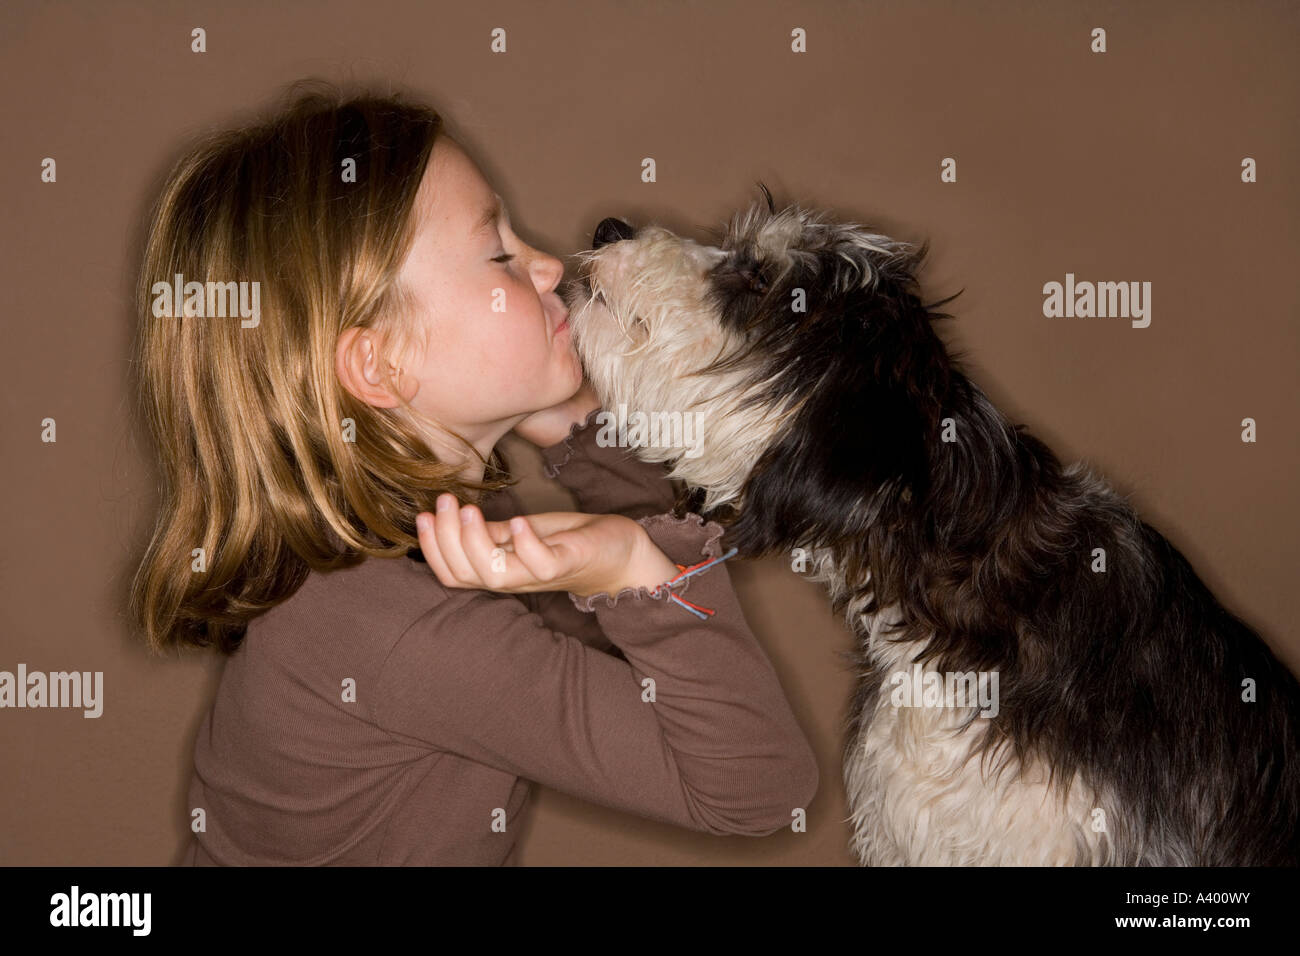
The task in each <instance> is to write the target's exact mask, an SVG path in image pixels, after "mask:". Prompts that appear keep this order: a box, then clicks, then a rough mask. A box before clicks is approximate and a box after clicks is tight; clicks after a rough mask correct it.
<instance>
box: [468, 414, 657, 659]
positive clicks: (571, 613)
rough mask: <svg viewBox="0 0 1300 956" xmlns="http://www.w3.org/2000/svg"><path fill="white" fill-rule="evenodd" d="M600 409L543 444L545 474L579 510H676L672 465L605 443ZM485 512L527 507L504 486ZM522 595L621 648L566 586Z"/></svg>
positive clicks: (605, 644)
mask: <svg viewBox="0 0 1300 956" xmlns="http://www.w3.org/2000/svg"><path fill="white" fill-rule="evenodd" d="M599 413H600V409H593V410H592V411H591V412H589V413H588V414H587V416H586V418H585V419H584V420H583V421H581V422H577V423H575V424H573V425H572V426H570V428H569V434H568V435H567V436H566V437H565V438H564V439H563V440H562V441H559V442H556V443H555V444H554V445H550V446H548V447H546V448H543V449H542V462H543V474H545V476H546V477H548V478H553V479H556V480H558V481H559V483H560V484H561V485H563V486H564V487H565V488H567V489H568V490H569V491H570V493H572V495H573V497H574V499H575V500H576V501H577V503H578V507H579V510H581V511H583V512H585V513H587V514H621V515H624V516H626V517H628V518H642V517H646V516H649V515H654V514H660V513H663V512H667V511H670V510H672V508H673V505H674V503H675V501H676V498H677V494H678V491H679V487H678V485H677V484H676V483H675V482H673V481H672V480H671V479H669V477H668V471H667V469H666V468H665V467H664V466H663V465H659V464H655V463H653V462H643V461H641V460H640V459H639V458H637V457H636V455H635V454H634V453H633V452H632V451H631V450H630V449H626V448H618V447H615V446H609V445H601V444H599V443H598V442H597V440H596V439H597V436H598V435H599V432H600V428H599V426H598V424H597V422H596V417H597V415H598V414H599ZM483 513H484V515H485V516H486V517H488V519H489V520H493V521H501V520H505V519H506V518H509V517H512V516H514V515H517V514H522V513H523V509H522V505H521V504H520V502H519V499H518V497H516V496H515V495H514V494H513V493H512V492H511V491H510V490H509V489H503V490H501V491H498V492H496V493H494V494H493V495H491V496H489V498H488V499H485V500H484V503H483ZM520 599H521V600H522V601H523V602H524V603H525V604H526V605H527V606H528V608H529V609H530V610H532V611H536V612H537V613H538V614H540V615H541V616H542V619H543V620H544V621H545V622H546V624H547V626H549V627H551V628H552V629H554V630H558V631H564V632H565V633H566V634H573V635H574V636H576V637H579V638H581V639H582V640H583V642H584V643H586V644H589V645H591V646H592V647H596V648H599V649H602V650H605V651H609V652H613V653H616V654H617V653H618V650H617V648H615V647H614V645H613V644H612V643H611V642H610V640H609V639H608V638H607V637H606V636H605V634H604V633H603V632H602V631H601V628H600V623H599V621H598V620H597V619H596V618H595V617H594V616H593V615H591V614H583V613H580V612H579V611H577V610H576V609H575V608H574V605H573V603H572V602H571V601H570V600H569V596H568V594H567V593H566V592H564V591H538V592H533V593H529V594H525V595H520Z"/></svg>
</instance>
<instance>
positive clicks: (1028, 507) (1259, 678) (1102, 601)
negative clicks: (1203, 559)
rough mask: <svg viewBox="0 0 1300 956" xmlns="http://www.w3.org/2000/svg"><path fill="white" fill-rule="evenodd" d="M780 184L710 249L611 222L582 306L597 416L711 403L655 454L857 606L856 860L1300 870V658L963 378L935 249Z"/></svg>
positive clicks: (728, 515) (756, 539) (850, 607)
mask: <svg viewBox="0 0 1300 956" xmlns="http://www.w3.org/2000/svg"><path fill="white" fill-rule="evenodd" d="M760 185H761V184H760ZM763 192H764V194H765V196H766V203H756V204H755V205H754V206H753V207H752V208H751V209H749V210H748V211H746V212H742V213H740V214H738V215H737V216H736V217H735V218H733V220H732V222H731V223H730V225H729V227H728V228H727V229H726V231H725V233H724V235H723V237H722V240H721V242H720V244H719V245H718V246H716V247H715V246H709V245H703V244H699V243H697V242H695V241H692V240H690V239H686V238H683V237H680V236H678V235H676V234H674V233H672V232H670V231H668V230H667V229H664V228H661V227H659V226H654V225H651V226H646V227H644V228H642V229H640V230H636V231H634V230H633V229H632V228H631V227H629V226H628V225H626V224H625V223H623V222H621V221H619V220H617V219H606V220H605V221H604V222H602V223H601V224H600V226H599V228H598V229H597V233H596V241H595V247H594V248H593V249H591V250H589V251H585V252H582V253H580V254H579V259H580V260H581V266H582V268H581V281H577V282H573V283H570V284H569V285H568V286H567V287H566V298H567V299H568V302H569V305H570V318H569V322H570V326H571V328H572V331H573V335H574V342H575V345H576V347H577V348H578V350H579V354H580V355H581V357H582V359H583V362H584V365H585V367H586V369H587V373H588V375H589V377H590V379H591V382H592V384H593V385H594V386H595V388H596V390H597V392H598V393H599V395H600V397H601V399H602V402H603V405H604V408H605V409H607V410H611V411H612V410H614V409H628V410H631V413H630V414H637V413H639V414H641V415H643V416H654V415H659V416H661V419H662V421H663V423H664V424H668V423H669V420H670V418H671V416H681V415H685V414H687V413H690V414H692V415H696V416H698V420H699V421H700V422H701V425H700V426H699V427H700V433H701V435H702V436H703V441H702V444H701V446H700V448H699V449H697V450H696V453H695V454H690V453H687V452H685V451H684V450H683V448H682V447H681V446H680V444H679V443H676V442H663V441H661V442H660V443H659V444H657V445H652V446H645V447H640V448H638V450H637V451H638V454H640V455H641V456H642V457H644V458H646V459H647V460H652V461H664V462H669V463H670V464H671V466H672V471H671V475H672V476H673V477H675V478H678V479H681V480H682V481H683V482H685V483H686V485H687V487H688V488H689V489H691V490H692V492H693V494H692V498H691V507H692V508H694V509H695V510H699V511H701V513H704V514H708V515H710V516H712V517H716V518H719V519H720V520H723V521H724V522H725V523H727V525H728V531H727V535H726V538H725V539H724V543H725V544H727V545H728V546H735V547H737V548H738V549H739V553H740V555H741V556H742V557H746V556H749V557H754V556H759V555H764V554H771V553H778V552H780V553H795V554H798V553H799V552H798V551H797V550H796V549H804V553H806V554H808V555H809V557H810V564H811V567H812V570H813V571H814V572H815V577H816V579H817V580H820V581H823V582H825V583H826V584H827V585H828V587H829V591H830V596H831V599H832V602H833V606H834V607H835V609H836V611H837V612H839V611H843V612H844V613H845V615H846V617H847V621H848V624H849V626H850V628H852V630H853V632H854V634H855V635H856V650H855V653H854V660H855V662H856V664H857V665H858V666H859V667H860V677H861V680H860V684H859V687H858V690H857V693H856V694H855V698H854V700H853V702H852V705H851V707H850V712H849V717H848V728H847V730H848V742H847V746H846V750H845V761H844V781H845V785H846V788H847V795H848V799H849V805H850V808H851V810H852V823H853V837H852V843H853V848H854V850H855V852H856V853H857V855H858V857H859V859H860V860H861V861H862V862H863V863H864V864H954V865H962V864H1047V865H1060V864H1082V865H1089V864H1091V865H1100V864H1112V865H1114V864H1117V865H1293V866H1294V865H1297V864H1300V759H1298V758H1297V745H1298V744H1300V685H1297V681H1296V679H1295V677H1293V676H1292V674H1291V673H1290V672H1289V671H1288V670H1287V669H1286V668H1285V667H1284V666H1283V665H1282V664H1281V663H1280V662H1279V661H1278V660H1277V659H1276V658H1275V657H1274V655H1273V654H1272V653H1271V652H1270V650H1269V648H1268V647H1267V646H1266V645H1265V643H1264V642H1263V641H1262V640H1261V639H1260V638H1259V637H1258V636H1257V635H1256V634H1255V633H1254V632H1253V631H1252V630H1251V629H1250V628H1249V627H1248V626H1246V625H1245V624H1244V623H1242V622H1241V621H1240V620H1238V619H1237V618H1236V617H1234V616H1233V615H1232V614H1231V613H1229V612H1228V611H1226V610H1225V609H1224V608H1223V607H1222V606H1221V605H1220V604H1219V603H1218V601H1217V600H1215V598H1214V596H1213V595H1212V594H1211V593H1210V591H1209V590H1208V589H1207V588H1206V587H1205V585H1204V584H1202V582H1201V581H1200V579H1199V578H1198V577H1197V576H1196V573H1195V572H1194V571H1193V569H1192V568H1191V566H1190V565H1189V564H1188V563H1187V561H1186V560H1185V559H1184V558H1183V556H1182V555H1181V554H1180V553H1179V552H1178V550H1177V549H1175V548H1174V546H1173V545H1171V544H1170V543H1169V542H1168V541H1166V540H1165V539H1164V538H1163V537H1161V535H1160V534H1158V533H1157V532H1156V531H1155V530H1154V529H1152V528H1151V527H1150V526H1148V525H1147V524H1145V523H1144V522H1143V521H1141V520H1140V519H1139V518H1138V517H1137V515H1135V514H1134V513H1133V511H1132V510H1131V509H1130V507H1129V506H1128V505H1127V504H1126V503H1125V501H1124V500H1123V499H1122V498H1120V497H1119V496H1118V495H1116V494H1115V493H1114V492H1113V491H1111V490H1110V489H1109V488H1108V487H1107V486H1106V485H1105V484H1104V483H1103V482H1102V481H1101V480H1099V479H1098V478H1096V477H1093V476H1092V475H1090V474H1088V473H1087V472H1086V471H1084V470H1082V469H1081V468H1080V467H1078V466H1075V467H1069V468H1067V467H1063V466H1062V464H1061V463H1060V461H1058V459H1057V458H1056V457H1055V455H1053V454H1052V452H1051V451H1050V450H1049V449H1048V448H1047V447H1046V446H1045V445H1043V444H1042V443H1041V442H1039V441H1038V440H1036V439H1035V438H1033V437H1031V436H1030V435H1028V434H1026V433H1025V432H1024V431H1022V430H1021V428H1020V427H1019V426H1013V425H1012V424H1011V423H1010V422H1008V421H1007V419H1006V418H1004V417H1003V416H1002V415H1001V414H1000V413H999V412H998V411H997V409H995V408H994V407H993V406H992V405H991V404H990V403H989V401H988V399H987V398H986V397H985V396H984V394H983V393H982V392H981V391H980V389H979V388H978V387H977V386H976V385H975V384H973V383H972V382H971V381H970V380H969V379H968V378H967V377H966V376H965V375H964V374H963V373H962V371H961V369H960V368H959V367H958V365H957V364H956V363H955V362H954V360H953V359H952V358H951V357H950V356H949V355H948V353H947V351H946V350H945V348H944V346H943V344H942V342H941V341H940V339H939V337H938V335H936V333H935V329H934V327H933V324H932V323H933V320H935V319H937V318H949V317H950V316H948V315H946V314H945V313H942V312H936V311H934V308H935V306H939V305H943V304H944V303H946V302H948V301H951V299H945V300H943V301H942V302H937V303H934V304H933V305H931V306H926V305H923V304H922V303H921V301H920V299H919V298H918V297H917V295H916V291H915V286H916V278H915V275H916V270H917V268H918V266H919V265H920V264H921V262H922V260H923V259H924V257H925V255H926V252H927V246H928V243H926V244H922V245H921V246H920V247H919V249H918V248H917V247H916V246H914V245H912V244H909V243H904V242H897V241H894V240H892V239H889V238H888V237H886V236H882V235H877V234H875V233H873V232H871V231H869V229H868V228H865V227H862V226H859V225H855V224H851V223H849V224H842V223H836V222H833V221H832V220H831V219H830V218H829V217H828V216H827V215H826V214H824V213H819V212H815V211H808V210H802V209H799V208H797V207H790V208H786V209H784V210H781V211H779V212H778V211H777V210H776V209H775V207H774V205H773V203H772V197H771V194H770V193H769V192H768V190H767V189H766V187H763ZM643 421H644V419H643Z"/></svg>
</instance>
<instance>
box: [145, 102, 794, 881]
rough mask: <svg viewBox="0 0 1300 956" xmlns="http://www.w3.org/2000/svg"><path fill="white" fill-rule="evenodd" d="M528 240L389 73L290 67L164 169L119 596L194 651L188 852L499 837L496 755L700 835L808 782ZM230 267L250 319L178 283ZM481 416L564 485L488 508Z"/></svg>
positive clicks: (367, 860) (744, 819) (489, 470)
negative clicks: (320, 85) (567, 499)
mask: <svg viewBox="0 0 1300 956" xmlns="http://www.w3.org/2000/svg"><path fill="white" fill-rule="evenodd" d="M562 273H563V264H562V263H561V262H560V261H559V260H558V259H556V258H555V257H553V256H550V255H547V254H546V253H544V252H541V251H539V250H537V249H534V248H532V247H530V246H529V245H527V244H526V243H525V242H524V241H523V240H521V239H520V238H519V237H518V236H517V235H515V233H514V232H513V230H512V229H511V226H510V217H509V214H508V211H507V210H506V209H505V208H504V207H503V205H502V203H501V201H500V197H499V196H497V195H496V194H495V193H494V192H493V190H492V189H491V187H490V186H489V185H488V183H487V182H486V181H485V180H484V178H483V176H482V175H481V174H480V173H479V171H478V169H477V167H476V166H475V165H474V163H473V162H472V161H471V160H470V159H469V158H468V157H467V156H466V154H465V152H464V151H463V150H462V148H461V147H460V146H459V145H458V144H457V143H456V142H455V140H453V139H452V138H450V137H449V136H448V135H447V134H446V132H445V131H444V129H443V127H442V123H441V120H440V117H439V116H438V114H436V113H435V112H433V111H432V110H430V109H427V108H424V107H420V106H416V105H410V104H407V103H405V102H402V101H401V100H399V99H396V98H392V97H386V98H385V97H372V96H360V97H355V98H351V99H343V98H341V97H340V96H339V95H337V94H331V93H329V92H328V91H321V90H309V91H307V92H305V93H301V95H298V96H297V97H296V98H295V99H293V100H292V101H291V102H290V103H288V104H287V105H286V106H285V107H284V108H282V109H281V110H280V112H279V113H278V114H277V115H275V116H274V117H273V118H271V119H269V120H267V121H265V122H262V123H260V124H258V125H255V126H253V127H251V128H244V129H239V130H235V131H231V132H228V133H225V134H223V135H219V136H216V137H213V138H211V139H209V140H207V141H206V142H204V143H203V144H202V145H200V146H199V147H197V148H195V149H193V150H192V151H191V152H190V153H189V154H188V155H186V156H185V157H184V158H183V159H182V160H181V161H180V162H179V163H178V164H177V166H176V167H175V169H174V170H173V172H172V174H171V176H170V178H169V180H168V182H167V184H166V186H165V188H164V190H163V193H162V196H161V198H160V200H159V202H158V204H157V207H156V209H155V211H154V215H153V218H152V224H151V230H150V235H149V240H148V246H147V249H146V253H145V259H144V265H143V270H142V275H141V281H140V310H141V315H142V319H143V324H142V327H141V333H140V339H139V354H138V366H139V376H140V388H141V392H142V395H143V399H144V407H145V414H146V417H147V419H148V421H149V424H150V427H151V430H152V433H153V436H154V439H155V442H156V444H157V447H158V452H159V454H160V457H161V461H162V471H163V477H164V500H163V502H162V506H161V511H160V517H159V520H158V524H157V527H156V529H155V531H154V534H153V538H152V541H151V543H150V545H149V548H148V551H147V553H146V554H145V557H144V559H143V562H142V564H141V566H140V568H139V571H138V572H137V576H136V580H135V583H134V586H133V594H132V603H133V609H134V613H135V614H136V616H137V618H138V620H139V623H140V625H141V627H142V629H143V631H144V633H145V635H146V636H147V639H148V641H149V642H150V644H151V645H152V646H153V647H154V648H157V649H163V648H168V647H172V646H181V645H199V646H212V647H216V648H218V649H220V650H221V651H222V652H224V654H225V655H227V657H226V663H225V669H224V671H223V673H222V677H221V683H220V686H219V688H218V691H217V695H216V699H215V701H214V703H213V705H212V708H211V710H210V711H209V712H208V714H207V716H206V717H205V719H204V721H203V724H202V727H201V728H200V731H199V735H198V740H197V743H196V746H195V752H194V765H195V766H194V776H193V779H192V783H191V786H190V790H189V803H188V809H189V820H190V828H191V831H192V833H193V839H192V840H191V842H190V846H189V848H188V851H187V855H186V862H189V863H195V864H212V863H218V864H244V865H247V864H501V863H507V864H512V863H515V862H517V857H516V852H515V851H516V848H517V841H518V837H519V832H520V825H521V822H522V821H523V820H524V819H526V814H525V813H524V810H525V804H526V801H527V798H528V794H529V785H530V784H529V782H530V781H536V782H538V783H541V784H544V785H547V786H551V787H555V788H556V789H559V790H563V791H566V792H568V793H571V794H575V795H577V796H579V797H582V798H585V799H588V800H591V801H593V802H596V803H600V804H604V805H607V806H611V807H616V808H619V809H622V810H626V811H628V812H631V813H636V814H640V815H642V816H646V817H650V818H653V819H657V820H663V821H668V822H671V823H675V824H678V825H680V826H683V827H689V828H691V829H694V830H700V831H704V832H708V833H716V834H729V833H740V834H750V835H756V836H757V835H764V834H768V833H772V832H774V831H775V830H777V829H779V828H782V827H784V826H786V825H788V824H789V823H790V821H791V819H792V814H794V813H796V812H797V811H798V809H799V808H801V807H806V806H807V804H808V802H809V801H810V800H811V799H812V796H813V794H814V792H815V791H816V788H817V782H818V773H817V767H816V763H815V761H814V758H813V754H812V752H811V749H810V747H809V745H808V742H807V741H806V739H805V738H804V735H803V733H802V732H801V730H800V729H799V727H798V725H797V724H796V722H795V719H794V717H793V715H792V714H791V711H790V708H789V705H788V704H787V702H786V700H785V698H784V695H783V694H782V691H781V687H780V685H779V684H778V681H777V678H776V675H775V673H774V671H773V669H772V667H771V664H770V663H769V661H768V660H767V658H766V657H765V656H764V654H763V652H762V650H761V649H760V647H759V645H758V643H757V642H756V640H755V639H754V637H753V635H752V634H751V633H750V630H749V628H748V627H747V625H746V624H745V620H744V618H743V616H742V614H741V611H740V608H739V606H738V605H737V603H736V598H735V595H734V593H733V591H732V589H731V585H730V580H729V577H728V573H727V570H726V568H725V566H724V565H723V564H722V563H721V561H722V558H723V555H722V554H721V548H720V545H719V539H720V537H721V535H722V530H723V529H722V528H721V527H720V526H718V525H717V524H716V523H714V522H707V523H706V522H704V521H703V519H702V518H701V517H700V516H699V515H696V514H688V515H687V516H686V517H684V518H678V517H675V516H674V515H672V514H669V513H668V512H669V510H670V508H671V506H672V504H673V501H674V498H675V495H674V491H675V489H674V488H673V487H672V485H671V484H670V482H669V481H668V480H667V479H666V478H665V476H664V472H663V469H662V468H661V467H659V466H654V465H648V464H645V463H642V462H639V461H637V460H636V459H634V458H632V457H631V456H629V455H626V454H625V453H624V452H622V451H620V450H619V449H617V448H610V447H603V446H602V445H601V444H599V443H598V442H597V441H596V433H597V428H596V427H595V426H596V423H595V421H594V414H595V412H596V411H597V402H596V400H595V399H594V397H593V395H592V392H591V390H590V388H589V387H588V386H586V385H584V384H583V379H582V368H581V366H580V363H579V360H578V358H577V355H576V353H575V351H574V349H573V347H572V343H571V341H570V338H569V332H568V329H567V325H566V322H565V318H566V313H565V309H564V305H563V302H562V300H561V299H560V297H559V295H557V292H556V289H557V286H558V284H559V282H560V280H561V278H562ZM176 276H182V277H183V278H182V279H176V278H175V277H176ZM182 282H183V283H190V282H197V283H200V284H201V285H198V286H188V287H186V292H185V296H184V300H183V302H177V303H174V308H173V309H172V310H171V312H170V313H169V312H168V310H167V309H166V308H159V306H158V303H159V301H161V300H160V298H159V297H160V295H161V294H162V292H163V287H164V286H173V285H174V283H182ZM231 282H240V283H243V282H247V283H250V284H251V283H257V288H258V289H259V290H260V298H259V299H258V300H257V301H258V302H259V303H260V315H259V319H258V321H257V322H256V323H253V322H249V321H244V320H241V319H240V318H239V316H238V315H235V317H233V318H232V317H225V316H224V314H222V312H221V310H219V309H215V310H214V309H212V308H207V309H204V308H203V306H204V305H205V302H204V299H203V296H204V295H205V294H207V295H208V296H209V298H208V300H207V303H208V304H209V305H210V303H211V293H208V292H205V290H206V289H212V288H218V289H219V288H223V286H217V285H216V284H217V283H223V284H224V283H231ZM205 283H206V284H207V285H203V284H205ZM214 312H216V313H217V314H216V315H214V314H213V313H214ZM512 430H513V431H514V432H515V433H516V434H518V435H520V436H522V437H523V438H524V439H526V440H528V441H530V442H533V443H535V444H537V445H538V446H540V447H541V448H542V449H543V451H542V455H543V458H544V460H545V462H546V473H547V475H548V476H550V477H553V478H558V479H559V480H560V481H561V482H562V483H563V484H565V485H566V486H567V487H568V488H569V489H570V490H571V491H572V492H573V494H574V495H575V497H576V499H577V500H578V502H579V503H580V506H581V507H582V508H583V511H584V513H581V514H580V513H561V512H552V513H546V514H535V515H529V516H527V517H526V518H516V519H515V520H514V521H506V520H505V519H506V518H508V517H509V516H510V515H511V514H518V512H519V510H520V508H519V502H518V499H517V498H516V497H515V496H514V494H513V493H512V492H511V491H510V485H511V484H512V483H513V479H511V477H510V475H509V473H508V470H507V467H506V464H505V462H504V459H503V458H502V457H501V456H500V454H499V453H498V452H497V451H496V450H495V445H496V443H497V441H498V440H499V439H500V438H501V437H502V436H503V435H505V434H506V433H507V432H510V431H512ZM460 502H466V503H465V504H464V505H461V504H460ZM417 543H418V546H419V547H418V549H417V548H416V547H415V546H416V545H417ZM408 553H409V556H408ZM416 556H421V557H423V559H424V561H425V562H427V563H421V562H418V561H417V560H411V558H412V557H416Z"/></svg>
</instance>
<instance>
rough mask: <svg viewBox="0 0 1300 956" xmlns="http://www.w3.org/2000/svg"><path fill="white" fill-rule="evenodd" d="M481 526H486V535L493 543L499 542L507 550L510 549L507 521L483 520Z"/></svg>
mask: <svg viewBox="0 0 1300 956" xmlns="http://www.w3.org/2000/svg"><path fill="white" fill-rule="evenodd" d="M483 526H484V527H485V528H487V533H488V537H489V538H491V539H492V542H493V544H499V545H501V546H502V547H503V548H505V549H506V550H507V551H509V550H510V547H509V545H510V538H511V535H510V522H509V521H485V522H483Z"/></svg>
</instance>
